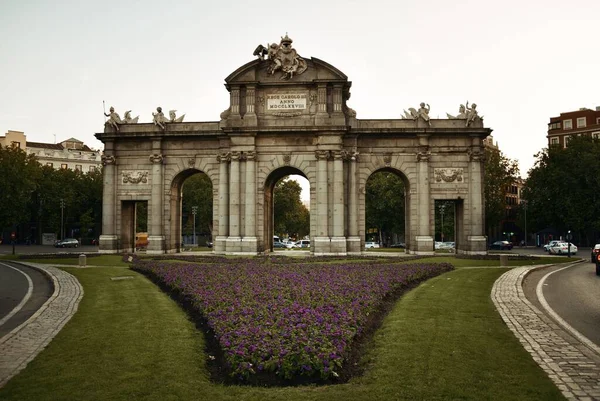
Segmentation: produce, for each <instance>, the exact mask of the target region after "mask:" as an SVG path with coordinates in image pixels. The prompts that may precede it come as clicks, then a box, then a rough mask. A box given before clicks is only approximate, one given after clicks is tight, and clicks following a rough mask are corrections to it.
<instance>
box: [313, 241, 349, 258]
mask: <svg viewBox="0 0 600 401" xmlns="http://www.w3.org/2000/svg"><path fill="white" fill-rule="evenodd" d="M310 248H311V249H310V251H311V253H312V254H313V255H315V256H332V255H347V251H346V237H331V238H330V237H314V238H313V239H312V240H311V242H310Z"/></svg>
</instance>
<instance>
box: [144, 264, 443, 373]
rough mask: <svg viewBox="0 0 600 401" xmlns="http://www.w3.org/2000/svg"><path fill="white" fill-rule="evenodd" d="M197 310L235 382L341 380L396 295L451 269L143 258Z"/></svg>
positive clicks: (147, 269)
mask: <svg viewBox="0 0 600 401" xmlns="http://www.w3.org/2000/svg"><path fill="white" fill-rule="evenodd" d="M134 268H135V269H136V270H139V271H141V272H143V273H146V274H149V275H150V276H152V277H153V278H154V279H156V280H157V281H159V282H160V283H161V284H163V285H165V286H166V287H167V288H168V289H169V290H171V291H174V292H177V293H179V294H180V295H181V296H183V297H184V298H185V300H186V301H187V302H189V303H191V304H192V307H193V309H194V310H196V311H197V312H199V313H200V314H201V315H202V316H203V318H204V319H206V322H207V324H208V325H209V327H210V328H211V329H212V330H213V332H214V335H215V337H216V340H217V341H218V343H219V345H220V347H221V350H222V352H223V355H224V359H225V363H226V365H227V369H228V372H229V373H230V375H231V376H233V377H236V378H239V379H242V380H248V379H249V378H251V377H252V376H255V375H262V374H275V375H277V376H278V377H279V378H282V379H284V380H291V379H294V378H296V377H298V376H306V377H311V378H317V379H319V380H328V379H332V378H336V377H338V375H339V371H340V370H341V369H342V366H343V363H344V360H345V358H346V357H347V356H348V354H349V351H350V347H351V345H352V344H353V341H355V340H356V338H357V337H358V336H360V335H361V333H362V331H363V330H364V328H365V327H366V326H367V324H368V322H369V319H370V316H371V314H373V313H374V312H376V311H377V308H378V307H380V305H381V303H382V301H383V300H384V299H385V298H386V297H388V296H390V295H391V294H393V293H395V292H397V291H398V290H402V289H404V288H408V287H410V286H412V285H414V284H416V283H418V282H420V281H423V280H425V279H427V278H430V277H433V276H436V275H438V274H441V273H443V272H446V271H449V270H451V269H452V268H453V267H452V265H450V264H447V263H440V264H428V265H424V264H423V265H419V264H413V265H401V264H395V263H391V262H390V263H387V264H382V263H380V262H379V263H376V264H373V265H365V263H364V262H362V263H357V264H348V263H344V264H341V263H340V264H327V265H322V264H317V263H310V261H307V262H306V263H303V264H285V263H270V262H269V261H268V260H265V259H260V258H255V259H236V260H235V261H227V262H220V263H214V264H210V265H202V266H199V265H194V264H184V263H167V262H161V261H157V260H150V261H145V260H137V259H136V260H135V263H134Z"/></svg>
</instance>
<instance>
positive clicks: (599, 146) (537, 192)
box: [523, 136, 600, 244]
mask: <svg viewBox="0 0 600 401" xmlns="http://www.w3.org/2000/svg"><path fill="white" fill-rule="evenodd" d="M599 188H600V141H599V140H597V139H593V138H591V137H588V136H581V137H573V138H571V140H570V141H569V146H568V147H567V148H562V147H557V146H551V147H550V148H548V149H544V150H542V151H541V152H539V153H538V154H536V161H535V164H534V166H533V168H532V169H531V170H530V171H529V177H528V179H527V182H526V184H525V187H524V189H523V198H524V199H525V200H526V201H527V203H528V207H527V219H528V223H529V225H530V227H531V230H530V231H531V232H534V231H538V230H541V229H544V228H553V229H556V230H558V231H559V232H561V233H566V232H567V231H568V230H571V232H572V233H573V234H574V235H575V237H576V239H577V240H578V241H579V242H582V243H585V244H593V243H594V242H595V241H596V239H597V234H598V232H600V195H599V194H598V190H599Z"/></svg>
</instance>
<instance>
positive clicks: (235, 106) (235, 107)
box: [230, 86, 240, 118]
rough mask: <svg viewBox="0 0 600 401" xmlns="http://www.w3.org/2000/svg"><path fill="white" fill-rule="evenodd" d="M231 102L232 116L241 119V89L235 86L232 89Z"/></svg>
mask: <svg viewBox="0 0 600 401" xmlns="http://www.w3.org/2000/svg"><path fill="white" fill-rule="evenodd" d="M230 100H231V115H232V116H234V117H237V118H240V88H239V86H235V87H233V88H231V93H230Z"/></svg>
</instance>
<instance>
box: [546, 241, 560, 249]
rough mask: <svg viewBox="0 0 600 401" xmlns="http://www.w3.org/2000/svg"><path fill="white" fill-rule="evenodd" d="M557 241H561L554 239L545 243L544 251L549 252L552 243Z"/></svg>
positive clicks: (554, 243)
mask: <svg viewBox="0 0 600 401" xmlns="http://www.w3.org/2000/svg"><path fill="white" fill-rule="evenodd" d="M559 242H562V241H559V240H554V241H550V242H548V243H547V244H546V245H544V250H545V251H546V252H550V248H551V247H553V246H554V245H556V244H558V243H559Z"/></svg>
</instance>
